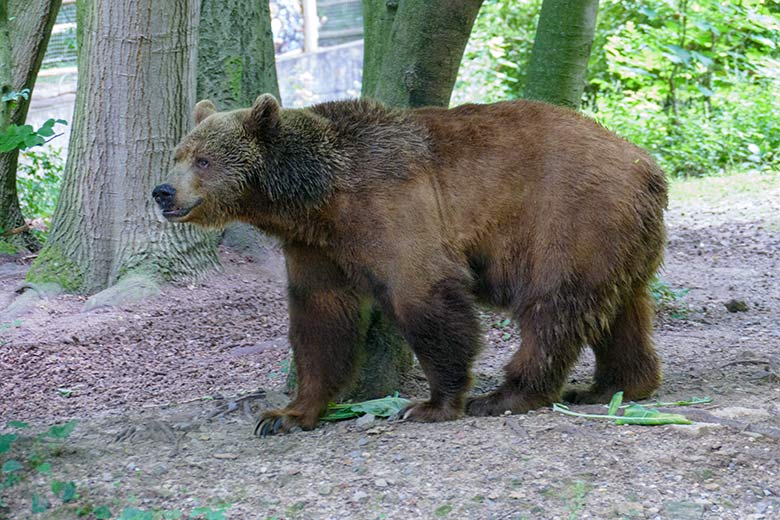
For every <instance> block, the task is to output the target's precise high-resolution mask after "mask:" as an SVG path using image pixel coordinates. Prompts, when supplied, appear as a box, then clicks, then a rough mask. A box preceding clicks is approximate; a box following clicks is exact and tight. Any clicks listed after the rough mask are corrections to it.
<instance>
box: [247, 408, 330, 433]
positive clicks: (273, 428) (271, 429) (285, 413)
mask: <svg viewBox="0 0 780 520" xmlns="http://www.w3.org/2000/svg"><path fill="white" fill-rule="evenodd" d="M316 425H317V420H316V419H315V420H314V421H311V420H306V419H305V418H304V417H303V416H302V415H300V414H298V413H295V412H293V411H292V410H288V409H286V408H285V409H282V410H269V411H267V412H264V413H263V414H262V415H261V416H260V419H259V420H258V421H257V424H255V435H257V436H258V437H267V436H269V435H276V434H277V433H292V432H296V431H300V430H311V429H313V428H314V427H315V426H316Z"/></svg>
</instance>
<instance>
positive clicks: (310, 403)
mask: <svg viewBox="0 0 780 520" xmlns="http://www.w3.org/2000/svg"><path fill="white" fill-rule="evenodd" d="M284 254H285V259H286V261H287V275H288V291H289V308H290V311H289V312H290V332H289V336H290V344H291V345H292V348H293V359H294V361H295V369H296V370H297V373H298V389H297V393H296V396H295V398H294V399H293V400H292V401H291V402H290V404H288V405H287V406H286V407H285V408H282V409H279V410H269V411H267V412H265V413H263V414H262V415H261V417H260V420H259V421H258V422H257V425H256V426H255V434H256V435H259V436H261V437H265V436H266V435H274V434H276V433H287V432H289V431H291V430H294V429H297V428H300V429H303V430H310V429H312V428H314V427H315V426H316V425H317V421H318V420H319V417H320V415H321V414H322V413H323V412H324V411H325V409H326V407H327V405H328V403H329V402H330V401H331V400H333V399H334V398H335V397H336V395H337V394H338V393H339V391H340V390H342V389H343V388H344V386H345V385H346V384H347V383H348V382H349V381H350V379H351V378H352V376H353V373H354V361H355V357H356V355H355V354H356V352H357V348H358V345H359V344H360V343H361V341H362V339H363V335H365V328H366V327H365V323H363V321H364V319H363V318H367V313H365V312H362V309H363V308H367V305H368V303H367V302H366V300H365V298H362V297H361V296H360V295H359V294H358V292H357V291H355V290H354V289H353V288H352V287H351V286H350V285H349V283H348V281H347V279H346V276H345V275H344V273H343V272H342V271H341V269H340V268H339V267H338V266H336V265H335V264H333V263H332V262H331V261H330V260H328V259H327V258H326V257H325V256H324V255H322V254H321V253H320V252H319V251H317V250H316V249H311V248H306V247H302V246H293V245H286V246H285V248H284ZM364 314H365V315H366V316H364Z"/></svg>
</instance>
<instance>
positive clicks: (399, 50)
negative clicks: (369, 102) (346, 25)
mask: <svg viewBox="0 0 780 520" xmlns="http://www.w3.org/2000/svg"><path fill="white" fill-rule="evenodd" d="M382 3H384V6H382V5H381V4H382ZM397 4H398V9H397V12H396V13H395V16H392V13H391V11H392V8H393V6H394V5H395V3H394V2H392V1H391V2H378V1H376V0H365V1H364V10H366V9H367V10H369V11H371V10H374V11H378V12H379V14H371V13H369V16H368V17H367V18H366V20H368V22H369V25H367V26H366V31H365V33H366V47H368V45H369V44H371V45H377V46H378V48H379V50H377V49H367V50H366V51H364V52H367V56H368V61H365V60H364V64H365V65H366V66H367V67H368V69H367V70H366V69H364V70H363V77H364V81H366V82H367V83H366V84H367V89H364V90H363V93H364V95H365V96H368V97H373V98H375V99H378V100H380V101H382V102H384V103H385V104H387V105H390V106H395V107H422V106H447V105H449V102H450V96H451V94H452V87H453V85H454V84H455V79H456V78H457V75H458V68H459V67H460V61H461V59H462V58H463V51H464V50H465V48H466V44H467V43H468V39H469V35H470V34H471V28H472V26H473V25H474V20H475V19H476V17H477V13H478V12H479V8H480V6H481V5H482V0H459V1H457V2H450V1H447V0H431V1H428V2H414V1H411V0H399V1H398V2H397ZM390 18H392V24H391V23H390ZM388 27H389V28H390V32H389V34H387V35H383V34H382V31H386V30H387V29H388ZM383 40H384V41H383ZM379 57H382V58H381V60H379ZM379 61H381V66H380V63H379Z"/></svg>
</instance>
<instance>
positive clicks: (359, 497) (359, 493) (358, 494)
mask: <svg viewBox="0 0 780 520" xmlns="http://www.w3.org/2000/svg"><path fill="white" fill-rule="evenodd" d="M367 498H368V493H365V492H363V491H355V493H354V494H353V495H352V500H353V501H355V502H360V501H361V500H365V499H367Z"/></svg>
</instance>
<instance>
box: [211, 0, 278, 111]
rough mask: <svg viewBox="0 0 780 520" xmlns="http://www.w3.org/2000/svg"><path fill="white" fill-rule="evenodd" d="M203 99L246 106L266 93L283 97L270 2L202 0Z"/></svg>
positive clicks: (226, 107)
mask: <svg viewBox="0 0 780 520" xmlns="http://www.w3.org/2000/svg"><path fill="white" fill-rule="evenodd" d="M200 9H201V11H200V27H199V29H198V72H197V78H198V86H197V96H198V99H211V100H212V101H214V102H215V103H216V104H217V107H219V109H220V110H233V109H235V108H246V107H248V106H251V105H252V102H254V100H255V98H256V97H257V96H258V95H260V94H265V93H269V94H273V95H274V96H276V98H277V99H279V86H278V83H277V78H276V62H275V60H274V41H273V33H272V32H271V14H270V8H269V6H268V1H267V0H265V1H263V0H201V3H200Z"/></svg>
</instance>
